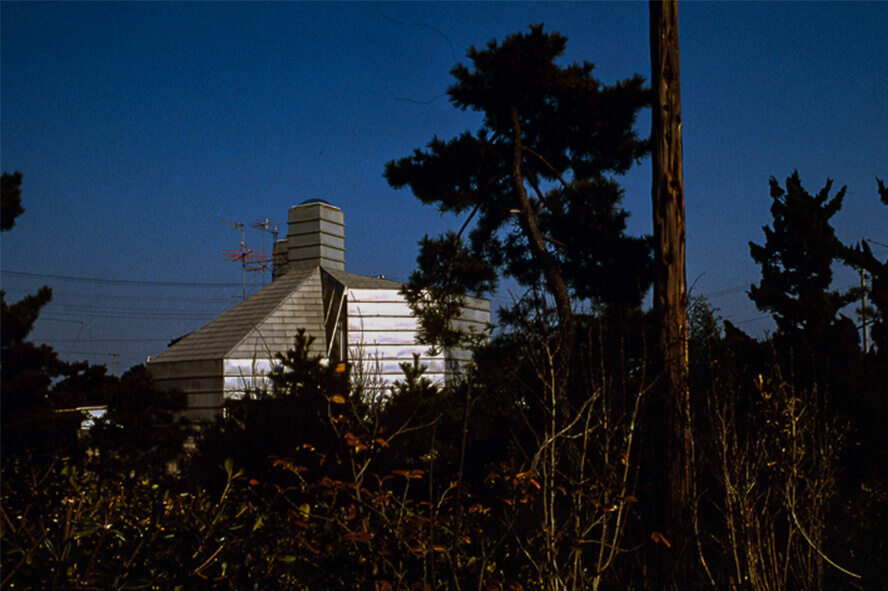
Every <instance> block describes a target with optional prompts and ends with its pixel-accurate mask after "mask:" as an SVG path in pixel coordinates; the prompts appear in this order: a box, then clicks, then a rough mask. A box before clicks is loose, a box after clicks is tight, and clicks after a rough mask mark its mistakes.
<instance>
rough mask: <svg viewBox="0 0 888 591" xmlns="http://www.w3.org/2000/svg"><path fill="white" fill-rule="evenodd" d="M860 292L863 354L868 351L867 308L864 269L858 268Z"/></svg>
mask: <svg viewBox="0 0 888 591" xmlns="http://www.w3.org/2000/svg"><path fill="white" fill-rule="evenodd" d="M860 293H861V294H862V299H861V301H860V317H861V321H862V322H863V354H864V355H866V354H867V353H869V331H868V330H867V328H868V327H867V317H866V316H867V309H866V271H864V270H863V269H860Z"/></svg>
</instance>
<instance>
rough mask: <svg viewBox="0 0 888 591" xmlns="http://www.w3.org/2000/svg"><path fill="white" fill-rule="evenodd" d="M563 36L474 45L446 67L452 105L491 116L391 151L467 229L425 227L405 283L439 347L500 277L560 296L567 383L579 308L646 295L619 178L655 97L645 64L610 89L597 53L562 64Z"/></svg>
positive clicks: (535, 34) (644, 272) (389, 171)
mask: <svg viewBox="0 0 888 591" xmlns="http://www.w3.org/2000/svg"><path fill="white" fill-rule="evenodd" d="M566 44H567V39H566V38H565V37H564V36H563V35H560V34H558V33H545V32H544V31H543V27H542V25H536V26H532V27H530V31H529V32H528V33H525V34H521V33H519V34H515V35H510V36H508V37H507V38H506V39H505V40H504V41H503V42H502V43H501V44H500V43H499V42H497V41H496V40H494V41H490V42H489V43H488V44H487V46H486V47H484V48H481V49H479V48H476V47H472V48H471V49H469V51H468V58H469V61H470V62H471V66H468V65H465V64H460V65H457V66H456V67H455V68H453V70H452V71H451V74H452V75H453V77H454V78H455V79H456V82H455V83H454V84H453V85H452V86H451V87H450V89H449V90H448V95H449V97H450V101H451V103H452V104H453V105H454V106H455V107H457V108H459V109H461V110H472V111H476V112H478V113H480V114H481V115H483V123H482V126H481V128H480V129H479V130H478V131H477V132H474V133H472V132H465V133H463V134H461V135H459V136H458V137H456V138H454V139H451V140H448V141H445V140H441V139H438V138H437V137H435V138H433V139H432V140H431V141H430V142H429V144H428V146H427V147H426V149H425V150H416V151H414V153H413V154H412V155H411V156H408V157H406V158H402V159H399V160H395V161H392V162H389V163H388V164H387V165H386V168H385V177H386V179H387V180H388V182H389V184H390V185H391V186H392V187H394V188H397V189H400V188H405V187H409V188H410V189H411V191H412V192H413V194H414V195H415V196H416V197H417V198H418V199H419V200H420V201H421V202H422V203H424V204H426V205H433V206H435V207H437V208H438V210H439V211H441V212H442V213H452V214H455V215H458V216H464V217H465V223H464V225H463V228H462V230H460V232H450V233H447V234H445V235H443V236H439V237H434V238H430V237H428V236H426V237H425V238H424V239H423V240H422V242H421V244H420V255H419V257H418V259H417V260H418V263H419V269H418V270H417V271H415V272H414V273H413V274H412V275H411V277H410V281H409V285H408V287H407V289H406V295H407V297H408V300H409V301H411V303H412V304H413V307H414V309H415V310H416V312H417V313H418V315H419V317H420V319H421V322H422V324H423V327H424V328H426V329H427V330H426V332H425V333H424V335H423V336H424V337H425V339H426V341H427V342H429V343H431V344H439V345H442V346H451V345H453V344H454V343H455V341H456V340H457V338H458V335H456V334H454V333H453V332H451V331H449V327H450V326H451V324H450V320H452V319H453V317H454V316H455V315H456V314H457V312H458V310H459V303H460V298H461V296H462V294H466V293H475V294H485V293H490V292H491V291H493V290H494V289H495V287H496V285H497V281H498V280H499V279H500V278H502V277H510V278H514V279H516V280H517V281H518V282H519V283H521V284H522V285H525V286H527V287H536V288H542V290H543V291H544V292H545V293H546V294H547V296H548V298H550V300H549V301H551V302H552V303H553V304H554V308H555V315H556V322H555V323H553V324H555V325H556V326H557V331H556V332H557V339H558V344H557V346H556V349H557V351H558V359H556V360H555V366H556V369H555V371H556V372H557V373H559V374H560V378H559V380H560V383H561V384H562V386H563V385H564V384H566V379H567V378H566V368H567V365H568V362H567V360H568V359H569V358H570V350H571V343H572V339H573V331H574V316H573V306H574V304H575V303H576V302H577V301H578V300H581V299H585V300H587V301H591V302H592V303H594V304H612V303H617V304H621V305H626V306H634V305H638V304H640V302H641V299H642V297H643V295H644V293H645V291H646V290H647V288H648V287H649V285H650V269H651V245H650V240H649V238H647V237H641V238H632V237H629V236H626V234H625V229H626V218H627V215H628V214H627V213H626V212H625V211H623V210H621V209H620V208H619V202H620V199H621V198H622V196H623V192H622V189H621V188H620V187H619V185H618V184H617V182H616V180H615V177H617V176H619V175H622V174H624V173H625V172H626V171H628V170H629V169H630V167H631V166H632V165H633V164H635V163H636V162H637V161H638V160H639V159H640V158H642V157H643V156H645V155H646V154H647V153H648V148H649V146H648V142H647V141H646V140H644V139H641V138H639V137H638V135H637V133H636V131H635V129H634V124H635V120H636V117H637V116H638V113H639V112H640V111H641V109H643V108H645V107H648V106H649V104H650V94H649V91H648V89H647V88H646V87H645V86H644V83H643V80H642V78H641V77H640V76H638V75H636V76H634V77H632V78H629V79H627V80H623V81H620V82H617V83H616V84H614V85H612V86H607V85H604V84H602V83H601V82H600V81H598V80H597V79H595V77H594V76H593V73H592V72H593V68H594V66H593V65H592V64H591V63H589V62H582V63H574V64H570V65H566V66H562V65H559V64H558V63H556V62H557V60H558V59H559V58H560V57H561V56H562V55H563V53H564V50H565V47H566Z"/></svg>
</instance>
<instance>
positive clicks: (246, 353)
mask: <svg viewBox="0 0 888 591" xmlns="http://www.w3.org/2000/svg"><path fill="white" fill-rule="evenodd" d="M297 327H298V328H304V329H305V330H306V332H307V333H308V334H310V335H312V336H314V337H315V343H314V348H316V349H318V352H322V351H323V350H324V348H325V346H326V337H325V331H324V310H323V303H322V298H321V278H320V269H319V268H317V267H316V268H314V269H292V270H290V271H288V272H287V273H286V274H284V275H283V276H282V277H280V278H278V279H276V280H275V281H273V282H272V283H271V285H269V286H267V287H265V288H263V289H261V290H260V291H258V292H256V293H255V294H253V295H252V296H250V297H249V298H247V299H246V300H244V301H243V302H241V303H240V304H238V305H236V306H235V307H233V308H231V309H230V310H228V311H227V312H225V313H223V314H222V315H221V316H218V317H217V318H216V319H215V320H213V321H211V322H210V323H209V324H207V325H206V326H204V327H203V328H201V329H199V330H197V331H195V332H193V333H191V334H190V335H188V336H186V337H184V338H183V339H182V340H180V341H178V342H177V343H175V344H174V345H173V346H171V347H170V348H169V349H167V350H166V351H164V352H163V353H161V354H160V355H158V356H157V357H155V358H154V359H152V360H151V363H152V364H159V363H172V362H177V361H198V360H210V359H216V360H221V359H225V358H247V359H249V358H251V357H255V356H256V355H257V354H258V355H260V356H261V353H262V352H263V351H286V350H287V348H289V347H290V346H291V345H292V344H293V335H294V333H295V329H296V328H297Z"/></svg>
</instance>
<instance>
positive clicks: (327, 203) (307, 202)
mask: <svg viewBox="0 0 888 591" xmlns="http://www.w3.org/2000/svg"><path fill="white" fill-rule="evenodd" d="M315 203H321V204H323V205H329V206H330V207H336V206H335V205H333V204H332V203H330V202H329V201H324V200H323V199H317V198H315V199H306V200H305V201H303V202H302V203H300V204H299V205H313V204H315Z"/></svg>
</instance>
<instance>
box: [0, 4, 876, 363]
mask: <svg viewBox="0 0 888 591" xmlns="http://www.w3.org/2000/svg"><path fill="white" fill-rule="evenodd" d="M679 14H680V35H681V59H682V64H681V67H682V79H681V82H682V101H683V113H684V128H683V133H684V158H685V160H684V172H685V194H686V203H687V216H688V281H689V283H694V282H696V284H695V291H696V292H697V293H702V294H708V295H709V296H710V297H711V299H712V303H713V304H714V305H716V306H718V307H719V308H721V311H722V314H723V315H724V316H725V317H727V318H729V319H731V320H732V321H734V322H736V323H740V326H741V327H742V328H744V329H745V330H747V331H748V332H749V333H750V334H754V335H760V334H761V333H762V331H763V330H767V329H768V328H769V326H770V324H769V323H768V322H767V321H764V320H756V319H760V318H761V317H762V316H763V315H762V314H761V313H759V312H757V311H756V310H755V309H754V307H753V306H752V304H751V303H749V302H748V300H747V298H746V296H745V295H744V293H743V292H744V291H745V289H747V288H748V286H749V284H750V283H752V282H755V281H757V280H758V269H757V267H756V266H755V265H754V263H753V262H752V260H751V259H750V258H749V249H748V246H747V243H748V241H750V240H752V241H756V242H761V241H762V231H761V227H762V226H763V225H766V224H769V223H770V215H769V211H768V208H769V206H770V197H769V194H768V178H769V177H770V176H775V177H777V178H778V179H779V180H780V181H781V184H782V183H783V181H784V180H785V178H786V177H787V176H788V175H789V174H790V173H792V171H793V170H794V169H798V171H799V173H800V175H801V178H802V182H803V184H804V185H805V187H806V188H807V189H808V190H809V191H810V192H815V191H817V190H819V189H820V188H821V187H822V186H823V185H824V183H825V181H826V179H827V177H831V178H833V179H834V180H835V184H836V187H839V186H842V185H848V195H847V197H846V200H845V206H844V208H843V210H842V211H841V212H840V213H839V214H838V216H837V218H836V226H837V228H838V232H839V235H840V237H841V238H843V239H845V240H847V241H857V240H859V239H861V238H864V237H865V238H871V239H873V240H877V241H879V242H882V243H888V211H886V208H885V207H883V206H881V205H880V204H879V202H878V198H877V195H876V182H875V177H876V176H878V177H880V178H883V179H886V180H888V140H886V138H888V115H886V107H888V94H886V88H888V59H885V56H886V55H888V26H886V25H888V3H885V2H865V3H864V2H861V3H832V2H817V3H802V2H792V3H759V2H756V3H726V2H725V3H722V2H719V3H704V2H694V3H684V4H682V5H681V7H680V12H679ZM539 22H542V23H544V24H545V26H546V28H547V29H548V30H556V31H559V32H561V33H563V34H565V35H566V36H567V37H568V39H569V42H568V50H567V55H566V56H565V59H564V63H568V62H573V61H580V60H588V61H591V62H593V63H595V64H596V75H597V77H598V78H599V79H601V80H602V81H603V82H605V83H613V82H615V81H617V80H620V79H623V78H627V77H629V76H631V75H632V74H634V73H640V74H642V75H643V76H644V77H645V78H649V77H650V57H649V56H650V54H649V45H648V8H647V3H642V2H610V3H566V4H561V3H519V4H507V3H500V2H497V3H419V4H415V3H332V2H323V3H297V2H276V3H257V2H238V3H210V2H190V3H171V2H163V3H160V2H156V3H131V2H119V3H83V2H76V3H19V2H3V3H2V4H0V27H2V38H0V39H2V48H0V58H2V67H0V93H2V95H0V109H2V110H0V118H2V130H0V140H2V146H0V147H2V151H0V157H2V161H0V164H2V170H3V171H7V172H12V171H15V170H19V171H21V172H22V173H24V183H23V200H24V203H23V204H24V207H25V209H26V210H27V211H26V213H25V214H24V216H22V217H21V218H19V220H18V222H17V224H16V227H15V228H14V229H13V230H12V231H11V232H4V233H3V235H2V271H3V273H2V286H3V289H4V290H6V291H7V294H8V295H7V299H8V300H17V299H19V298H20V297H22V296H24V295H25V294H26V293H29V292H33V291H34V290H35V289H36V287H37V286H39V285H42V284H49V285H51V286H52V287H53V288H54V290H55V298H54V302H53V303H52V304H50V305H49V306H48V307H47V308H46V310H45V312H44V314H43V317H42V318H41V320H40V321H39V322H38V325H37V328H36V330H35V332H34V334H33V336H34V338H35V340H37V341H44V340H45V341H46V342H48V343H50V344H52V345H53V346H55V347H56V348H57V349H58V350H59V351H60V352H61V353H62V354H63V356H64V357H65V358H67V359H84V358H88V359H89V360H91V361H93V362H97V363H107V364H108V366H109V367H112V365H113V363H114V359H116V360H117V364H118V365H117V366H118V371H119V370H121V369H125V368H126V367H129V366H131V365H133V364H136V363H140V362H142V361H144V360H145V357H146V356H149V355H156V354H158V353H159V352H161V351H162V350H163V349H164V348H165V345H166V343H167V342H168V341H169V340H170V339H172V338H175V337H178V336H181V335H182V334H184V333H187V332H189V331H192V330H195V329H197V328H199V327H200V326H202V325H203V324H205V323H206V322H207V321H209V320H211V319H212V318H213V317H215V316H216V315H217V314H218V313H220V312H221V311H223V310H225V309H226V308H228V307H230V306H231V305H233V304H234V303H236V302H237V301H239V300H240V299H241V287H240V282H241V269H240V267H239V265H238V264H237V263H232V262H228V261H226V260H224V258H223V256H222V251H223V249H234V248H237V247H238V246H239V243H240V234H239V232H238V231H236V230H235V229H234V228H232V227H229V226H225V225H220V223H219V222H220V221H232V222H236V221H241V222H245V223H247V224H250V223H251V222H254V221H256V220H258V219H261V218H266V217H267V218H270V219H271V220H275V221H279V222H284V221H285V220H286V212H287V209H288V208H289V207H290V206H291V205H295V204H298V203H301V202H302V201H304V200H306V199H309V198H318V197H319V198H323V199H326V200H327V201H329V202H331V203H333V204H335V205H338V206H339V207H341V208H342V209H343V211H344V212H345V218H346V225H347V228H346V242H347V269H348V270H350V271H353V272H356V273H362V274H368V275H379V274H385V275H386V276H388V277H392V278H395V279H405V278H406V277H407V275H408V274H409V273H410V271H411V269H412V268H413V266H414V260H415V256H416V242H417V240H419V239H420V238H421V237H422V236H423V235H424V234H426V233H437V232H439V231H440V230H441V229H443V228H445V227H451V226H454V225H457V226H458V225H459V224H460V223H461V220H460V221H453V220H450V219H441V218H440V217H439V216H438V215H437V214H436V212H434V211H433V210H429V209H427V208H423V207H422V206H421V205H420V204H419V202H418V201H416V200H415V199H414V198H413V197H412V195H410V194H409V193H408V192H406V191H401V192H396V191H393V190H391V189H390V188H389V187H388V186H387V185H386V183H385V181H384V180H383V178H382V169H383V166H384V164H385V162H387V161H389V160H391V159H393V158H398V157H402V156H406V155H407V154H408V153H409V152H410V151H411V150H413V149H414V148H417V147H421V146H423V145H425V143H426V142H427V141H428V140H429V139H430V138H431V137H432V136H433V135H435V134H437V135H438V136H439V137H442V138H450V137H452V136H454V135H456V134H457V133H459V132H461V131H464V130H466V129H475V128H476V124H477V121H478V120H477V118H476V117H475V116H473V115H472V114H466V113H463V112H460V111H458V110H456V109H454V108H452V107H451V106H450V105H449V103H448V101H447V99H446V97H444V96H443V94H444V92H445V91H446V89H447V87H448V85H449V84H450V83H451V78H450V76H449V70H450V68H451V67H452V66H453V65H454V64H455V63H456V62H457V61H459V60H462V59H463V58H464V55H465V51H466V49H467V48H468V47H469V46H470V45H483V44H484V43H486V42H487V41H489V40H490V39H492V38H498V39H502V38H503V37H504V36H505V35H507V34H510V33H514V32H518V31H525V30H526V29H527V27H528V25H530V24H531V23H539ZM649 121H650V118H649V115H648V114H645V116H644V117H643V119H642V120H641V121H640V122H639V128H640V130H641V131H642V132H643V133H645V134H647V133H648V132H649V124H650V123H649ZM624 186H625V189H626V193H627V198H626V201H625V203H624V205H625V206H626V207H627V209H629V210H630V211H631V213H632V218H631V222H630V224H631V226H630V229H631V231H632V232H633V233H635V234H638V233H649V232H650V228H651V221H650V161H649V160H647V161H645V162H644V163H643V164H642V165H640V166H638V167H637V168H636V169H635V170H634V171H633V172H631V173H630V174H629V175H628V176H627V177H626V178H625V179H624ZM281 230H282V231H283V230H284V228H283V227H282V228H281ZM262 240H263V236H262V233H260V232H259V231H257V230H252V229H248V231H247V243H248V244H247V245H248V246H249V247H252V248H261V246H262ZM265 246H266V248H270V238H269V237H265ZM886 251H888V249H881V250H879V249H876V252H877V254H879V255H880V256H883V255H884V254H885V253H886ZM71 278H81V279H82V280H78V281H75V280H72V279H71ZM96 280H101V281H96ZM854 281H855V276H854V275H853V274H848V273H845V274H842V275H840V276H839V278H838V280H837V285H839V286H846V285H849V284H850V283H853V282H854ZM248 282H249V283H250V284H251V286H250V289H251V290H252V289H253V286H254V285H261V279H259V277H258V274H250V275H249V276H248ZM207 284H212V285H207ZM218 284H221V285H218ZM507 297H508V295H507V294H500V295H498V296H497V297H496V298H494V304H497V303H503V302H504V301H506V298H507ZM111 353H115V354H117V356H116V357H113V356H111Z"/></svg>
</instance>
